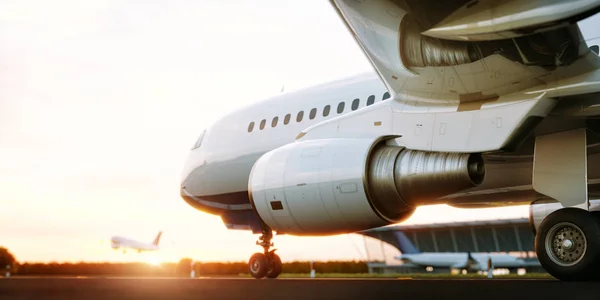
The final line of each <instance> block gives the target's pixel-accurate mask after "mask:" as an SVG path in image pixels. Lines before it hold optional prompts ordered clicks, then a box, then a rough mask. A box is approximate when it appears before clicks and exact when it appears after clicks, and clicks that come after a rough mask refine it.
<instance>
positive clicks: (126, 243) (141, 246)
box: [110, 231, 162, 253]
mask: <svg viewBox="0 0 600 300" xmlns="http://www.w3.org/2000/svg"><path fill="white" fill-rule="evenodd" d="M161 235H162V231H159V232H158V235H156V237H155V238H154V241H152V243H144V242H140V241H136V240H131V239H128V238H124V237H121V236H113V237H111V238H110V242H111V247H112V248H113V249H119V248H121V249H123V253H126V251H127V249H133V250H136V251H137V252H138V253H141V252H143V251H156V250H158V249H159V247H158V243H159V242H160V237H161Z"/></svg>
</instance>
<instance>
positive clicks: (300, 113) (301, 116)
mask: <svg viewBox="0 0 600 300" xmlns="http://www.w3.org/2000/svg"><path fill="white" fill-rule="evenodd" d="M303 117H304V111H303V110H301V111H299V112H298V115H297V116H296V122H301V121H302V118H303Z"/></svg>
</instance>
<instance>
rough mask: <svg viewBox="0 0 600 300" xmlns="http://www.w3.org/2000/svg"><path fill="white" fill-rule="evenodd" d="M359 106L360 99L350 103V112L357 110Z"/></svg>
mask: <svg viewBox="0 0 600 300" xmlns="http://www.w3.org/2000/svg"><path fill="white" fill-rule="evenodd" d="M359 105H360V99H358V98H356V99H354V101H352V110H357V109H358V106H359Z"/></svg>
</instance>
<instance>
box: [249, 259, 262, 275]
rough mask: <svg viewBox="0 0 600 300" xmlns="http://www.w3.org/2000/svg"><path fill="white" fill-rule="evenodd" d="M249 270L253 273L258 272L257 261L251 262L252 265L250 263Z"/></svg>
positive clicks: (258, 264) (258, 265)
mask: <svg viewBox="0 0 600 300" xmlns="http://www.w3.org/2000/svg"><path fill="white" fill-rule="evenodd" d="M250 270H252V272H254V273H258V271H259V270H260V261H259V260H258V259H255V260H253V261H252V263H250Z"/></svg>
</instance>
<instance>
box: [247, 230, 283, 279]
mask: <svg viewBox="0 0 600 300" xmlns="http://www.w3.org/2000/svg"><path fill="white" fill-rule="evenodd" d="M272 238H273V231H272V230H271V228H268V227H266V226H264V227H263V230H262V235H261V236H260V237H259V238H258V241H256V244H257V245H259V246H262V247H263V249H264V253H260V252H257V253H254V254H253V255H252V257H250V260H249V261H248V269H249V270H250V275H252V277H254V278H256V279H260V278H263V277H267V278H277V276H279V274H281V259H280V258H279V255H277V254H275V250H277V249H273V250H270V251H269V248H270V247H272V246H273V243H271V239H272Z"/></svg>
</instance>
